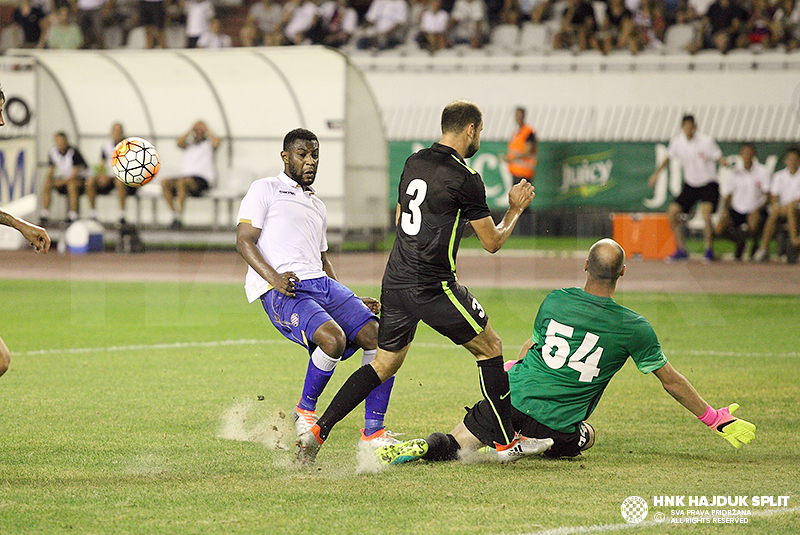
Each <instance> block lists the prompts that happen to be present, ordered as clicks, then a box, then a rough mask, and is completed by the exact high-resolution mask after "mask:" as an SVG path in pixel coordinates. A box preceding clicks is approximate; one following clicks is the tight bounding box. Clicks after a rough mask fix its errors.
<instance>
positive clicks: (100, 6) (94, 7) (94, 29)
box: [75, 0, 112, 48]
mask: <svg viewBox="0 0 800 535" xmlns="http://www.w3.org/2000/svg"><path fill="white" fill-rule="evenodd" d="M111 2H112V0H75V6H76V9H77V13H78V26H79V27H80V29H81V32H82V33H83V48H105V46H104V45H103V22H104V20H105V19H106V18H107V17H108V16H109V15H110V14H111Z"/></svg>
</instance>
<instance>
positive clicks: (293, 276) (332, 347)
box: [236, 128, 397, 447]
mask: <svg viewBox="0 0 800 535" xmlns="http://www.w3.org/2000/svg"><path fill="white" fill-rule="evenodd" d="M281 158H282V159H283V163H284V168H283V172H282V173H280V174H279V175H278V176H277V177H268V178H262V179H260V180H257V181H255V182H253V184H252V185H251V186H250V189H249V190H248V192H247V195H245V197H244V199H242V204H241V207H240V208H239V225H238V227H237V238H236V248H237V250H238V251H239V253H240V254H241V255H242V258H244V259H245V261H246V262H247V264H248V265H249V267H248V269H247V277H246V281H245V291H246V293H247V299H248V301H250V302H251V303H252V302H253V301H256V300H260V301H261V303H262V305H263V307H264V311H265V312H266V313H267V315H268V316H269V319H270V321H272V324H273V325H274V326H275V328H276V329H278V332H280V333H281V334H282V335H283V336H285V337H286V338H288V339H289V340H292V341H293V342H296V343H297V344H300V345H302V346H303V347H305V348H306V349H307V350H308V352H309V354H310V357H311V358H310V359H309V362H308V371H307V373H306V377H305V382H304V385H303V392H302V395H301V397H300V401H299V402H298V404H297V406H295V407H294V409H293V410H292V418H293V420H294V422H295V430H296V431H297V434H298V435H301V434H303V433H305V432H307V431H308V430H309V429H311V427H312V426H313V425H314V424H315V423H316V420H317V414H316V406H317V398H318V397H319V395H320V394H322V391H323V390H324V388H325V386H326V385H327V383H328V381H329V380H330V378H331V376H332V375H333V371H334V369H335V368H336V365H337V364H338V363H339V362H340V361H341V360H344V359H346V358H348V357H349V356H351V355H352V354H353V353H354V352H355V351H356V350H357V349H358V348H359V347H360V348H362V349H363V350H364V358H363V359H362V366H363V365H365V364H369V363H370V362H372V359H373V358H374V357H375V352H376V350H377V347H378V317H377V316H376V315H375V314H376V313H377V312H378V311H379V310H380V304H379V303H378V301H377V300H375V299H372V298H358V297H356V295H355V294H354V293H353V292H352V291H351V290H350V289H348V288H347V287H346V286H344V285H343V284H341V283H339V282H338V281H337V280H336V273H335V272H334V269H333V265H332V264H331V262H330V260H329V259H328V254H327V251H328V241H327V238H326V236H325V233H326V231H327V228H328V223H327V211H326V209H325V204H324V203H323V202H322V200H321V199H320V198H319V197H317V195H316V193H315V192H314V189H313V188H312V187H311V186H312V184H313V183H314V180H315V179H316V175H317V165H318V164H319V141H318V139H317V136H316V135H314V133H313V132H310V131H308V130H305V129H303V128H298V129H295V130H292V131H291V132H289V133H288V134H286V137H284V140H283V151H282V152H281ZM393 383H394V377H392V378H391V379H389V380H387V381H386V382H385V383H383V384H382V385H380V386H379V387H378V388H375V389H374V390H373V391H372V393H371V394H370V395H369V397H367V400H366V412H365V425H364V429H362V432H361V444H364V445H368V446H371V447H378V446H383V445H386V444H391V443H395V442H397V440H396V439H394V438H392V436H391V433H390V432H389V431H386V429H385V428H384V425H383V420H384V416H385V414H386V408H387V406H388V404H389V396H390V394H391V391H392V385H393Z"/></svg>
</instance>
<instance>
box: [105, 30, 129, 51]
mask: <svg viewBox="0 0 800 535" xmlns="http://www.w3.org/2000/svg"><path fill="white" fill-rule="evenodd" d="M124 39H125V34H124V32H123V31H122V28H121V27H120V26H109V27H108V28H106V29H104V30H103V45H105V47H106V48H107V49H109V50H114V49H117V48H122V42H123V40H124Z"/></svg>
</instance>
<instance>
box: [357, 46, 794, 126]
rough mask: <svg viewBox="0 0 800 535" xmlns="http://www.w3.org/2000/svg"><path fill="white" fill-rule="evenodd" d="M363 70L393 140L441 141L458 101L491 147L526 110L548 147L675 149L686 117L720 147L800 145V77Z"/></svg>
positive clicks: (790, 72) (370, 66)
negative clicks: (475, 115) (479, 114)
mask: <svg viewBox="0 0 800 535" xmlns="http://www.w3.org/2000/svg"><path fill="white" fill-rule="evenodd" d="M490 59H493V58H490ZM532 61H535V59H534V60H532ZM563 61H567V60H563ZM682 61H684V62H686V61H688V60H686V59H683V60H682ZM356 62H357V63H358V64H359V65H361V66H362V68H363V69H364V72H365V76H366V78H367V80H368V81H369V83H370V85H371V86H372V89H373V92H374V94H375V96H376V98H377V100H378V104H379V106H380V109H381V112H382V114H383V117H384V124H385V127H386V135H387V138H388V139H389V140H390V141H395V140H413V139H433V138H438V135H439V129H438V125H439V118H440V114H441V109H442V107H444V105H446V104H447V103H448V102H450V101H452V100H455V99H457V98H465V99H468V100H472V101H474V102H475V103H476V104H478V105H479V106H480V107H481V108H482V110H483V111H484V122H485V124H484V131H483V138H484V139H486V140H497V141H499V140H507V139H508V138H509V136H510V134H511V133H513V130H514V128H515V125H514V108H515V107H516V106H518V105H522V106H525V107H526V108H527V109H528V120H529V122H530V123H531V124H532V125H534V126H535V127H536V128H537V133H538V136H539V138H540V140H542V141H666V140H667V139H669V138H670V137H671V136H673V135H674V134H675V133H676V132H677V131H678V129H679V126H680V125H679V123H680V117H681V116H682V115H683V114H684V113H687V112H689V113H694V114H695V116H696V118H697V121H698V124H699V127H700V129H701V130H702V131H703V132H706V133H708V134H710V135H712V136H714V137H715V138H716V139H718V140H720V141H727V140H730V141H737V140H742V139H751V140H755V141H789V140H797V139H800V69H777V70H753V69H751V70H746V71H745V70H735V71H727V70H719V69H718V70H714V71H708V70H688V69H682V70H680V71H677V70H660V71H649V70H641V71H628V72H613V71H612V72H609V71H600V70H596V69H592V70H575V71H566V72H565V71H560V72H547V71H523V70H506V71H505V72H496V71H494V70H492V69H491V64H487V65H485V67H486V68H485V70H468V71H467V70H462V71H452V70H449V71H448V70H445V69H438V70H437V69H434V70H428V71H421V72H415V71H412V72H409V71H408V70H407V69H404V68H402V64H395V65H393V66H391V65H389V64H387V63H382V64H380V65H375V64H374V63H373V62H371V61H370V60H369V59H363V58H357V59H356ZM598 65H599V63H598ZM379 67H380V68H379Z"/></svg>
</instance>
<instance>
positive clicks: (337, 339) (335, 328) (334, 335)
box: [312, 320, 347, 358]
mask: <svg viewBox="0 0 800 535" xmlns="http://www.w3.org/2000/svg"><path fill="white" fill-rule="evenodd" d="M312 341H313V342H314V343H315V344H317V346H319V347H320V348H321V349H322V351H324V352H325V354H326V355H329V356H331V357H334V358H339V357H341V356H342V354H343V353H344V349H345V346H346V345H347V337H346V336H345V334H344V331H343V330H342V328H341V327H339V325H337V324H336V322H334V321H333V320H331V321H328V322H326V323H323V324H322V325H321V326H320V327H319V328H318V329H317V332H315V333H314V336H313V337H312Z"/></svg>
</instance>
